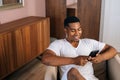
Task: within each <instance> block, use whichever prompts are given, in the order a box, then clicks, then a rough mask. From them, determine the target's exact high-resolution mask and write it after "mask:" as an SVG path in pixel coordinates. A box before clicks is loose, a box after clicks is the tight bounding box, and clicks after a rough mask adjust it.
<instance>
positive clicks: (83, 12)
mask: <svg viewBox="0 0 120 80" xmlns="http://www.w3.org/2000/svg"><path fill="white" fill-rule="evenodd" d="M77 7H78V8H77V9H78V17H79V18H80V21H81V25H82V28H83V38H86V37H87V38H93V39H96V40H99V30H100V12H101V0H78V5H77Z"/></svg>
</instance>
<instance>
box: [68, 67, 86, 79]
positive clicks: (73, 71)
mask: <svg viewBox="0 0 120 80" xmlns="http://www.w3.org/2000/svg"><path fill="white" fill-rule="evenodd" d="M67 78H68V80H85V78H84V77H83V76H82V75H81V74H80V73H79V71H78V70H77V69H76V68H71V69H70V70H69V71H68V74H67Z"/></svg>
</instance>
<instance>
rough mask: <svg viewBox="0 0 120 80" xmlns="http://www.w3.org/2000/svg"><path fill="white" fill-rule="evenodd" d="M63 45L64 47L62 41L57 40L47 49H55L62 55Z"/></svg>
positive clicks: (58, 54) (54, 50) (55, 51)
mask: <svg viewBox="0 0 120 80" xmlns="http://www.w3.org/2000/svg"><path fill="white" fill-rule="evenodd" d="M61 47H62V44H61V41H59V40H55V41H54V42H52V43H51V44H50V45H49V47H48V48H47V49H49V50H51V51H53V52H54V53H55V54H56V55H57V56H60V50H61Z"/></svg>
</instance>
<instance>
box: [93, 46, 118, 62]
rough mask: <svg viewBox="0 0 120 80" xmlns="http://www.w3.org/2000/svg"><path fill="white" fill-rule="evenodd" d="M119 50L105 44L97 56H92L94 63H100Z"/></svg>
mask: <svg viewBox="0 0 120 80" xmlns="http://www.w3.org/2000/svg"><path fill="white" fill-rule="evenodd" d="M116 53H117V51H116V49H115V48H113V47H112V46H110V45H107V44H106V45H105V47H104V48H103V50H102V51H101V52H100V54H98V55H97V56H96V57H93V58H92V62H93V63H99V62H102V61H105V60H108V59H111V58H113V57H114V56H115V55H116Z"/></svg>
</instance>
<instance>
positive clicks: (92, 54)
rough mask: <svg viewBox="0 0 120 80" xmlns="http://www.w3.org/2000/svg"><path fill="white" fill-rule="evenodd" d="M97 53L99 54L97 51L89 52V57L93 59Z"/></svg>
mask: <svg viewBox="0 0 120 80" xmlns="http://www.w3.org/2000/svg"><path fill="white" fill-rule="evenodd" d="M98 52H99V50H94V51H91V53H90V54H89V56H91V57H95V56H96V54H97V53H98Z"/></svg>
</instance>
